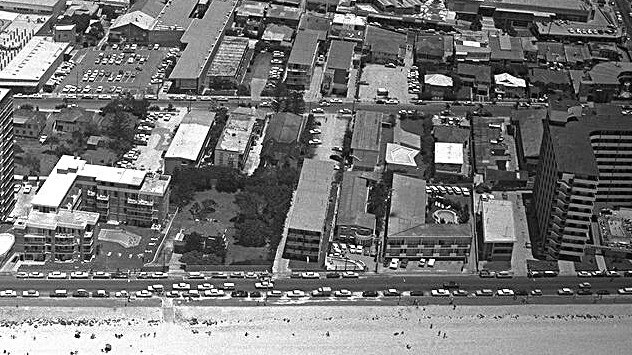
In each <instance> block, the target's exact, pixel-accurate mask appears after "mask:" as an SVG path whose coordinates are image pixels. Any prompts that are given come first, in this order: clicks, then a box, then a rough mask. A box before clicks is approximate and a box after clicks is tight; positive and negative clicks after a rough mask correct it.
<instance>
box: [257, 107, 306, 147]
mask: <svg viewBox="0 0 632 355" xmlns="http://www.w3.org/2000/svg"><path fill="white" fill-rule="evenodd" d="M303 121H304V117H303V116H301V115H296V114H294V113H291V112H279V113H277V114H275V115H272V116H271V117H270V121H269V123H268V128H266V134H265V137H264V141H265V142H267V141H270V140H273V141H275V142H277V143H292V142H297V141H298V139H299V137H300V134H301V128H302V127H303V124H304V123H303Z"/></svg>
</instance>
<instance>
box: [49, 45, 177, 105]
mask: <svg viewBox="0 0 632 355" xmlns="http://www.w3.org/2000/svg"><path fill="white" fill-rule="evenodd" d="M168 50H169V49H168V48H161V49H158V50H153V49H152V50H150V49H147V48H139V49H136V50H134V51H130V50H128V51H122V50H113V49H107V50H86V51H85V52H80V53H79V54H78V55H77V57H76V59H75V61H76V62H77V63H76V65H75V66H74V68H72V70H71V71H70V73H69V74H68V75H67V76H66V77H65V78H64V79H63V80H62V81H61V83H60V84H59V85H58V86H57V87H56V88H55V90H54V91H55V92H56V93H68V94H74V93H77V94H78V93H83V94H84V95H85V94H93V95H94V94H115V93H121V92H130V93H136V92H145V93H149V92H151V93H155V92H156V91H157V90H158V88H159V86H160V84H159V83H155V84H151V81H152V76H153V75H154V74H156V73H157V72H158V68H159V66H160V64H161V61H162V60H163V59H164V58H165V56H166V54H167V53H168ZM95 73H96V75H95ZM68 85H70V86H74V87H76V92H75V91H74V90H68V87H67V86H68ZM64 88H66V89H64Z"/></svg>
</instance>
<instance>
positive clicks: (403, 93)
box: [359, 64, 411, 104]
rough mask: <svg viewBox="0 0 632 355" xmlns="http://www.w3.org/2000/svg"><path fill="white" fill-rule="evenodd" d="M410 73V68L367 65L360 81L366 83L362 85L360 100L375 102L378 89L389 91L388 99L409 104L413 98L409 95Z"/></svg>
mask: <svg viewBox="0 0 632 355" xmlns="http://www.w3.org/2000/svg"><path fill="white" fill-rule="evenodd" d="M408 72H409V70H408V68H406V67H402V66H398V67H395V68H387V67H385V66H384V65H379V64H367V66H366V67H364V69H363V70H362V77H361V79H360V81H361V82H362V83H366V85H360V92H359V97H360V100H362V101H374V100H375V98H376V97H377V89H378V88H384V89H387V90H388V97H390V98H395V99H397V100H399V103H401V104H408V103H409V102H410V98H411V94H409V93H408V78H407V76H408Z"/></svg>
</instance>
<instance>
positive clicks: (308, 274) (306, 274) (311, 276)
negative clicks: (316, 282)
mask: <svg viewBox="0 0 632 355" xmlns="http://www.w3.org/2000/svg"><path fill="white" fill-rule="evenodd" d="M301 277H302V278H304V279H319V278H320V274H319V273H317V272H313V271H307V272H304V273H302V274H301Z"/></svg>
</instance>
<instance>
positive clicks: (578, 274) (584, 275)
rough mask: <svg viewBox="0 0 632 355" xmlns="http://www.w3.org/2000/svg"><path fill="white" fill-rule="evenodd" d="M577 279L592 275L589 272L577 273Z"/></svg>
mask: <svg viewBox="0 0 632 355" xmlns="http://www.w3.org/2000/svg"><path fill="white" fill-rule="evenodd" d="M577 277H592V274H591V273H590V272H588V271H577Z"/></svg>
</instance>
